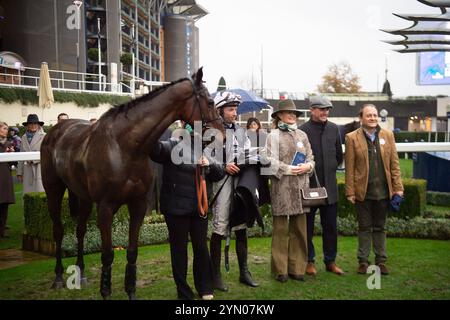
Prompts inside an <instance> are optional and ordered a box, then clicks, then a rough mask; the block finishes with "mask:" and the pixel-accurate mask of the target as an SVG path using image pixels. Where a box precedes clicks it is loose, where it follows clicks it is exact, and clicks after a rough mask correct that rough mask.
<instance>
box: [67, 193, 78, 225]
mask: <svg viewBox="0 0 450 320" xmlns="http://www.w3.org/2000/svg"><path fill="white" fill-rule="evenodd" d="M68 190H69V210H70V216H71V217H72V218H76V217H78V212H79V211H80V199H78V197H77V196H76V195H75V193H73V192H72V191H70V189H68Z"/></svg>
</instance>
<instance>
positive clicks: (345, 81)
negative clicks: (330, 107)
mask: <svg viewBox="0 0 450 320" xmlns="http://www.w3.org/2000/svg"><path fill="white" fill-rule="evenodd" d="M317 90H319V92H321V93H358V92H360V90H361V86H360V85H359V77H358V76H357V75H355V74H353V72H352V68H351V67H350V64H348V63H347V62H341V63H339V64H336V63H335V64H332V65H331V66H329V67H328V71H327V73H326V74H325V75H324V76H323V77H322V83H321V84H319V85H318V86H317Z"/></svg>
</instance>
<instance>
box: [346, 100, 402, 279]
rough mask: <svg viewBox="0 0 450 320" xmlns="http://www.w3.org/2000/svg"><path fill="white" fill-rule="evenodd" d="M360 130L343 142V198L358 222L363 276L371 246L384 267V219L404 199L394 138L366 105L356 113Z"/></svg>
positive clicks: (383, 270) (384, 270)
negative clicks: (391, 205) (391, 206)
mask: <svg viewBox="0 0 450 320" xmlns="http://www.w3.org/2000/svg"><path fill="white" fill-rule="evenodd" d="M359 119H360V121H361V128H359V129H357V130H355V131H353V132H351V133H348V134H347V135H346V139H345V195H346V197H347V199H348V200H349V201H350V202H351V203H353V204H355V206H356V214H357V218H358V262H359V267H358V273H360V274H366V273H367V268H368V267H369V254H370V250H371V246H372V242H373V251H374V252H375V264H376V265H378V267H379V268H380V272H381V274H382V275H387V274H389V270H388V268H387V266H386V261H387V254H386V216H387V213H388V210H389V200H390V199H391V198H392V197H393V196H394V195H399V196H400V197H403V185H402V179H401V177H400V166H399V161H398V154H397V149H396V146H395V139H394V134H393V133H392V131H389V130H385V129H382V128H381V127H380V126H379V125H378V110H377V108H376V107H375V106H374V105H373V104H366V105H364V106H363V107H362V108H361V111H360V113H359Z"/></svg>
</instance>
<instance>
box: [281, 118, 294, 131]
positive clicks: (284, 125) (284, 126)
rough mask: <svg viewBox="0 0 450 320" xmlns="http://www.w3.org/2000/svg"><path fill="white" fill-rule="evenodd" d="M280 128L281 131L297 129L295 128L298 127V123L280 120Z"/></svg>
mask: <svg viewBox="0 0 450 320" xmlns="http://www.w3.org/2000/svg"><path fill="white" fill-rule="evenodd" d="M278 128H279V129H280V130H281V131H289V132H290V131H295V129H297V124H296V123H293V124H287V123H284V122H283V121H281V120H280V121H279V122H278Z"/></svg>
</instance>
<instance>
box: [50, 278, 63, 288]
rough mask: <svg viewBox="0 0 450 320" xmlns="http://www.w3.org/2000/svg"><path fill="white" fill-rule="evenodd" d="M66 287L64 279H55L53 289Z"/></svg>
mask: <svg viewBox="0 0 450 320" xmlns="http://www.w3.org/2000/svg"><path fill="white" fill-rule="evenodd" d="M63 288H64V281H56V280H55V281H54V282H53V284H52V289H55V290H59V289H63Z"/></svg>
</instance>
